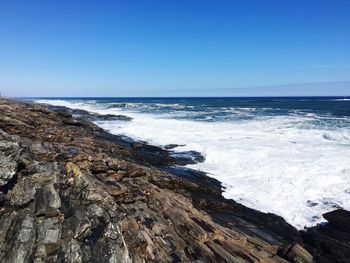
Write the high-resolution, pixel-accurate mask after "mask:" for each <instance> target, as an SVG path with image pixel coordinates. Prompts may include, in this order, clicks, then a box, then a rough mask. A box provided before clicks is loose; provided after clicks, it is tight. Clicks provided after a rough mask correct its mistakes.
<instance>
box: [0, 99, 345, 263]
mask: <svg viewBox="0 0 350 263" xmlns="http://www.w3.org/2000/svg"><path fill="white" fill-rule="evenodd" d="M53 109H54V110H53ZM0 112H1V114H0V129H1V130H0V157H1V158H0V169H1V170H0V171H1V173H0V194H1V195H0V202H1V207H0V208H1V209H0V258H1V260H2V261H3V262H9V263H13V262H35V263H39V262H101V263H107V262H109V263H111V262H280V263H281V262H288V261H291V262H311V260H312V256H313V257H314V258H315V260H318V261H320V262H346V259H347V258H349V257H350V255H349V251H350V247H349V233H348V232H346V231H344V230H340V229H344V224H345V223H346V222H347V221H346V220H347V219H346V216H344V215H342V214H341V213H339V214H337V215H336V216H335V214H333V216H327V215H326V216H325V217H327V218H328V219H329V222H330V223H329V224H325V225H320V226H317V227H315V228H310V229H308V230H306V231H303V232H298V231H297V230H296V229H295V228H293V227H292V226H291V225H289V224H288V223H286V222H285V220H283V218H281V217H279V216H276V215H273V214H268V213H262V212H259V211H256V210H253V209H249V208H247V207H245V206H243V205H241V204H239V203H237V202H235V201H233V200H226V199H225V198H224V197H223V196H222V191H223V189H222V186H221V183H220V182H219V181H217V180H215V179H213V178H210V177H208V176H207V175H206V174H204V173H202V172H200V171H194V170H191V169H188V168H185V167H181V166H179V165H185V164H189V163H194V162H199V161H203V160H204V158H203V156H201V155H200V153H197V152H182V153H181V152H180V153H179V152H174V151H171V149H170V148H171V147H168V149H164V148H161V147H156V146H152V145H149V144H147V143H145V142H140V141H134V140H132V139H130V138H128V137H125V136H119V135H112V134H110V133H108V132H106V131H104V130H103V129H101V128H99V127H98V126H97V125H96V124H93V123H91V122H89V121H88V120H91V119H89V118H95V117H96V115H95V114H91V113H86V112H84V111H73V110H70V109H67V108H52V107H46V106H43V105H36V104H30V103H24V102H20V101H11V100H6V99H0ZM77 114H80V115H81V116H79V118H75V117H74V115H77ZM83 115H84V116H85V117H83ZM98 118H100V120H101V118H102V119H103V118H104V120H105V121H106V120H108V119H111V118H114V117H112V116H105V117H101V116H98ZM94 120H96V119H94ZM310 205H312V204H311V203H310ZM309 253H310V254H309ZM310 255H312V256H310ZM321 260H322V261H321Z"/></svg>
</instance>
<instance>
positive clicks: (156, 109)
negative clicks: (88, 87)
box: [41, 97, 350, 121]
mask: <svg viewBox="0 0 350 263" xmlns="http://www.w3.org/2000/svg"><path fill="white" fill-rule="evenodd" d="M41 99H50V100H64V101H69V102H73V103H74V102H76V103H79V102H84V103H87V104H94V105H99V106H101V107H106V108H117V109H127V110H132V111H137V112H142V113H152V114H174V116H173V117H174V118H179V119H192V120H198V121H230V120H233V121H235V120H240V119H242V120H247V119H253V118H259V117H264V116H283V115H296V114H298V115H308V114H315V115H317V116H320V117H321V116H324V117H330V118H332V117H338V118H344V120H346V117H349V116H350V97H248V98H247V97H245V98H236V97H234V98H226V97H225V98H93V97H89V98H41Z"/></svg>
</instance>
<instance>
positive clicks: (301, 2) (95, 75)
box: [0, 0, 350, 97]
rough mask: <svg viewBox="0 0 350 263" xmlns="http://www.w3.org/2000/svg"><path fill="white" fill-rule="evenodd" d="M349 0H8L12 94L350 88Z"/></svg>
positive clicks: (0, 9)
mask: <svg viewBox="0 0 350 263" xmlns="http://www.w3.org/2000/svg"><path fill="white" fill-rule="evenodd" d="M349 14H350V1H348V0H293V1H283V0H275V1H272V0H264V1H261V0H255V1H254V0H240V1H239V0H237V1H235V0H220V1H219V0H213V1H209V0H201V1H194V0H147V1H144V0H139V1H137V0H115V1H90V0H84V1H83V0H81V1H80V0H74V1H65V0H60V1H34V0H23V1H18V0H0V92H1V93H2V94H3V95H6V96H20V97H23V96H32V97H38V96H44V97H47V96H53V97H54V96H60V97H61V96H68V97H73V96H84V97H89V96H102V97H106V96H113V97H130V96H136V97H144V96H146V97H153V96H303V95H307V96H326V95H340V96H343V95H344V96H345V95H350V15H349Z"/></svg>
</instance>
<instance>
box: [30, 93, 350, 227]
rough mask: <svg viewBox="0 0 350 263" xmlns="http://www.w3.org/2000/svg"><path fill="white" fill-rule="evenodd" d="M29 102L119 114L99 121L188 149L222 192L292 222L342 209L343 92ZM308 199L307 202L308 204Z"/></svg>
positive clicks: (349, 162) (346, 101)
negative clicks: (200, 158) (125, 118)
mask: <svg viewBox="0 0 350 263" xmlns="http://www.w3.org/2000/svg"><path fill="white" fill-rule="evenodd" d="M35 101H36V102H40V103H48V104H53V105H59V106H66V107H70V108H77V109H84V110H88V111H91V112H97V113H100V114H123V115H127V116H130V117H132V118H133V120H132V121H131V122H120V121H99V122H97V124H98V125H100V126H101V127H103V128H104V129H106V130H108V131H110V132H111V133H114V134H123V135H127V136H130V137H132V138H134V139H136V140H143V141H148V142H150V143H152V144H155V145H159V146H164V145H167V144H178V145H181V146H179V147H177V148H175V149H174V151H184V150H196V151H199V152H201V153H202V154H203V155H204V156H205V161H204V162H203V163H198V164H195V165H190V166H189V167H191V168H193V169H200V170H202V171H204V172H207V173H208V174H209V175H210V176H213V177H215V178H216V179H218V180H220V181H221V182H222V183H223V185H224V186H225V187H226V189H225V192H224V196H225V197H226V198H232V199H234V200H236V201H239V202H241V203H243V204H245V205H247V206H249V207H252V208H255V209H258V210H261V211H265V212H273V213H276V214H278V215H281V216H283V217H284V218H285V219H286V220H287V221H288V222H289V223H291V224H293V225H294V226H296V227H298V228H303V227H304V226H311V225H315V224H316V223H319V222H322V221H323V218H322V216H321V215H322V213H324V212H327V211H331V210H334V209H335V208H339V207H343V208H345V209H350V97H286V98H283V97H278V98H277V97H276V98H267V97H266V98H251V97H250V98H38V99H35ZM310 204H312V206H311V205H310Z"/></svg>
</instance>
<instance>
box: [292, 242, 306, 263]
mask: <svg viewBox="0 0 350 263" xmlns="http://www.w3.org/2000/svg"><path fill="white" fill-rule="evenodd" d="M286 257H287V259H289V260H290V261H291V262H295V263H312V262H313V257H312V255H311V254H310V253H309V252H308V251H307V250H306V249H305V248H303V247H302V246H301V245H300V244H298V243H296V244H294V245H293V246H292V247H291V248H290V249H289V251H288V253H287V255H286Z"/></svg>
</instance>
